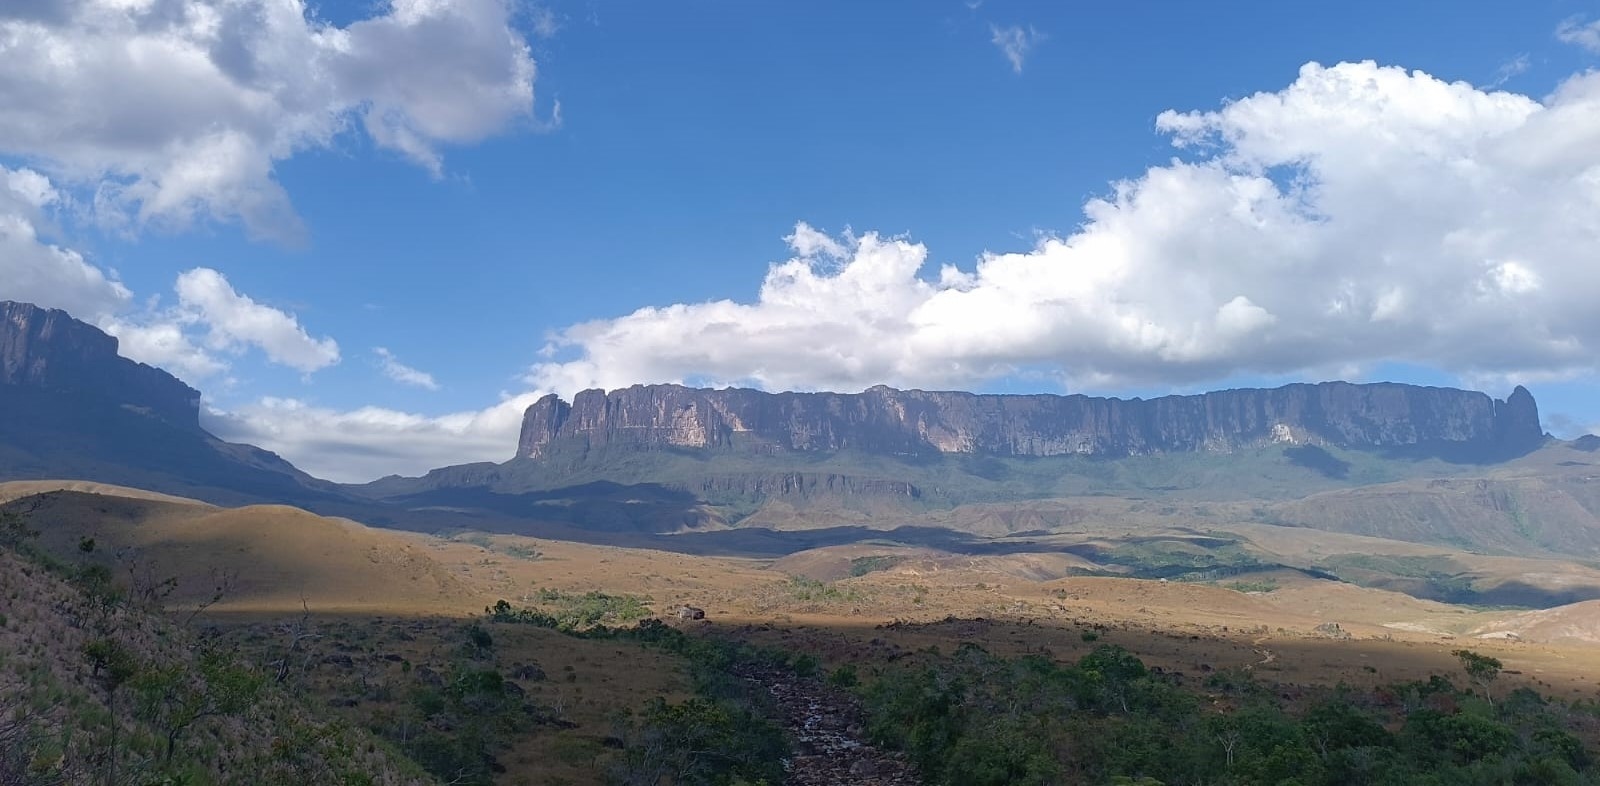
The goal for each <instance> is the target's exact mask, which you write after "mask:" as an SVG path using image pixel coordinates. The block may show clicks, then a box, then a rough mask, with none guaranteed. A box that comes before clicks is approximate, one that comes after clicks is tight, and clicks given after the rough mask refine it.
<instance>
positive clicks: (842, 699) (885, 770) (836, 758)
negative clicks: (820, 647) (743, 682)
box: [738, 666, 922, 786]
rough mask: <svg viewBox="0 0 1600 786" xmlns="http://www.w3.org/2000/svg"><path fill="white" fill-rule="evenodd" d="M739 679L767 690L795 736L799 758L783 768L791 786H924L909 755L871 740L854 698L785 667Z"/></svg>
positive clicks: (746, 671)
mask: <svg viewBox="0 0 1600 786" xmlns="http://www.w3.org/2000/svg"><path fill="white" fill-rule="evenodd" d="M738 676H740V677H742V678H744V679H747V680H750V681H751V682H754V683H756V684H757V685H760V686H761V687H762V688H764V689H765V690H766V691H767V693H768V694H769V695H770V696H771V697H772V703H773V705H774V707H775V708H776V711H777V713H778V717H777V718H776V720H778V721H779V722H780V723H782V725H783V727H784V729H786V730H787V731H788V732H789V734H790V736H791V737H793V738H794V741H795V752H794V756H793V757H792V758H791V759H790V760H789V761H788V762H786V763H785V766H784V769H785V770H786V771H787V772H788V773H789V777H788V781H787V783H788V784H789V786H847V785H848V786H921V784H922V779H921V778H919V777H918V776H917V773H916V770H915V768H914V767H912V765H911V763H910V762H908V761H906V758H905V754H902V753H899V752H897V751H886V750H883V749H880V748H878V747H876V746H874V745H872V744H871V743H869V742H867V739H866V730H865V728H864V723H863V719H862V713H861V706H860V704H859V703H858V702H857V701H856V698H855V697H854V696H852V695H850V694H849V693H847V692H845V691H843V690H840V689H838V688H835V687H833V686H830V685H828V684H826V683H824V682H823V681H822V680H819V679H816V678H808V677H797V676H795V675H794V674H793V673H792V672H788V671H784V670H780V669H773V668H765V667H757V666H751V667H745V668H743V669H741V670H740V671H739V672H738Z"/></svg>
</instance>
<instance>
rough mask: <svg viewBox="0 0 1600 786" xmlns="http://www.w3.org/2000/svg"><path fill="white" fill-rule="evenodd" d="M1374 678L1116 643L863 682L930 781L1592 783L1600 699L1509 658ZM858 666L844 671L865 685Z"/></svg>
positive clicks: (885, 733)
mask: <svg viewBox="0 0 1600 786" xmlns="http://www.w3.org/2000/svg"><path fill="white" fill-rule="evenodd" d="M1458 657H1459V658H1460V660H1461V663H1462V665H1463V669H1462V670H1461V671H1459V672H1457V673H1455V674H1448V675H1446V674H1440V675H1435V676H1433V677H1432V678H1431V679H1429V680H1427V681H1418V682H1411V683H1403V684H1393V685H1385V686H1380V687H1377V688H1375V689H1356V688H1348V687H1343V686H1341V687H1339V688H1333V689H1328V688H1316V689H1306V688H1293V689H1289V688H1286V687H1284V686H1274V685H1270V684H1268V683H1265V682H1261V681H1258V680H1256V679H1255V678H1254V677H1253V676H1252V675H1251V674H1250V673H1249V672H1247V671H1226V672H1222V671H1219V672H1215V673H1213V674H1211V675H1209V676H1206V677H1204V678H1203V679H1195V678H1186V677H1185V676H1184V675H1182V674H1174V673H1167V672H1163V671H1161V670H1159V669H1152V668H1150V667H1147V666H1146V665H1145V664H1144V663H1143V662H1142V661H1140V659H1139V658H1137V657H1135V656H1134V655H1133V654H1132V653H1130V652H1128V651H1126V650H1124V649H1122V648H1121V647H1118V646H1114V645H1107V646H1101V647H1099V648H1097V649H1095V650H1094V651H1092V652H1090V653H1089V654H1088V655H1085V656H1084V657H1082V658H1080V659H1078V660H1077V661H1076V662H1075V663H1063V662H1060V661H1057V660H1053V659H1051V658H1049V657H1043V656H1038V655H1031V656H1027V657H1022V658H1003V657H998V656H995V655H992V654H990V653H989V652H986V651H985V650H984V649H983V648H981V647H979V646H976V645H971V644H968V645H963V646H962V647H961V648H960V649H959V650H957V651H956V652H955V653H953V654H951V655H948V656H941V655H939V654H938V653H924V654H922V655H921V656H919V657H918V658H916V659H915V660H914V661H913V663H912V664H911V665H898V666H891V667H889V668H886V669H884V670H882V672H881V673H880V676H878V677H877V678H876V679H874V680H870V681H868V682H866V684H865V685H864V686H863V687H860V688H857V690H859V692H860V693H861V694H862V695H863V697H864V699H865V704H866V709H867V715H868V724H867V725H868V731H869V733H870V735H871V737H872V738H873V740H874V741H876V742H878V743H879V744H882V745H887V746H891V747H895V748H900V749H902V750H904V751H906V752H907V753H908V754H909V755H910V756H911V758H912V759H913V760H914V761H915V762H917V764H918V765H920V767H921V768H922V772H923V774H924V776H925V777H926V779H927V782H928V783H931V784H952V786H953V785H955V784H960V785H961V786H1002V785H1003V784H1013V783H1041V784H1054V783H1112V784H1142V785H1144V786H1159V784H1177V783H1210V784H1219V785H1222V784H1266V783H1274V784H1291V783H1292V784H1304V785H1305V786H1313V785H1314V784H1329V785H1330V786H1332V785H1333V784H1341V785H1342V784H1356V783H1362V784H1394V785H1395V786H1399V785H1400V784H1407V785H1411V784H1437V785H1438V786H1445V785H1446V784H1449V785H1450V786H1455V785H1456V784H1511V783H1528V784H1533V783H1538V784H1573V785H1577V784H1593V783H1600V770H1597V767H1596V760H1595V755H1594V751H1593V748H1592V744H1593V739H1594V735H1595V732H1596V730H1597V725H1600V724H1597V718H1600V709H1597V708H1596V706H1595V705H1594V704H1593V703H1592V702H1588V701H1578V702H1573V703H1566V702H1562V701H1560V700H1558V699H1551V698H1549V697H1546V696H1542V695H1540V694H1539V693H1536V692H1534V691H1532V690H1529V689H1527V688H1518V689H1515V690H1506V689H1503V688H1501V687H1500V686H1498V685H1496V677H1497V676H1498V674H1499V671H1500V667H1501V664H1500V662H1499V661H1498V660H1496V659H1494V658H1491V657H1487V656H1483V655H1479V654H1477V653H1473V652H1470V651H1466V650H1462V651H1460V652H1459V653H1458ZM855 671H856V670H855V669H854V668H851V669H850V671H849V672H848V673H841V674H840V677H839V679H838V680H837V682H840V683H842V684H850V685H854V684H855V683H856V682H857V681H858V679H857V677H856V673H855Z"/></svg>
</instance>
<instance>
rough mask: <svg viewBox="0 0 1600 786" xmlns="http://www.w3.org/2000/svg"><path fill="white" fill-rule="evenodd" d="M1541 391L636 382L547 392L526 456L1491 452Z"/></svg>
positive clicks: (1525, 444) (1518, 426)
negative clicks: (1122, 395)
mask: <svg viewBox="0 0 1600 786" xmlns="http://www.w3.org/2000/svg"><path fill="white" fill-rule="evenodd" d="M1542 438H1543V435H1542V432H1541V431H1540V427H1539V413H1538V406H1537V404H1536V403H1535V402H1534V400H1533V396H1532V395H1531V394H1530V393H1528V391H1527V390H1526V389H1524V388H1521V387H1518V388H1517V389H1516V390H1515V391H1514V392H1513V393H1512V394H1511V396H1510V397H1508V398H1507V399H1506V400H1505V401H1496V400H1494V399H1492V398H1490V397H1489V396H1487V395H1485V394H1483V393H1477V392H1471V391H1465V390H1455V389H1450V388H1434V387H1419V386H1414V385H1402V384H1393V383H1380V384H1369V385H1357V384H1350V383H1345V382H1325V383H1321V384H1315V385H1310V384H1298V385H1287V386H1284V387H1281V388H1274V389H1270V390H1248V389H1247V390H1225V391H1219V392H1214V393H1205V394H1202V395H1196V396H1166V397H1163V398H1156V399H1150V400H1142V399H1127V400H1124V399H1115V398H1092V397H1089V396H1052V395H1030V396H1011V395H976V394H971V393H954V392H927V391H921V390H908V391H902V390H894V389H892V388H887V387H875V388H871V389H869V390H867V391H865V392H863V393H859V394H841V393H763V392H760V391H754V390H738V389H727V390H701V389H693V388H685V387H680V386H676V385H648V386H643V385H636V386H634V387H631V388H627V389H624V390H616V391H612V392H610V393H606V392H604V391H600V390H587V391H584V392H582V393H579V394H577V395H576V396H575V397H574V398H573V401H572V403H571V404H567V403H566V402H564V401H562V400H560V399H559V398H557V397H555V396H546V397H545V398H543V399H541V400H539V401H538V402H536V403H534V404H533V405H532V406H530V407H529V408H528V410H527V413H526V415H525V417H524V420H523V427H522V436H521V440H520V442H519V445H518V451H517V455H518V456H520V457H524V458H530V459H540V458H544V457H547V456H551V455H554V454H557V453H563V452H570V451H589V450H595V449H603V448H608V447H623V448H629V449H646V450H650V449H665V448H679V449H698V450H710V451H723V452H735V453H755V454H765V455H771V454H781V453H785V452H805V453H814V452H831V451H840V450H853V451H859V452H863V453H869V454H884V455H901V456H914V455H929V454H972V455H987V456H1005V457H1042V456H1062V455H1082V456H1093V457H1125V456H1141V455H1159V454H1168V453H1193V452H1206V453H1226V452H1229V451H1233V450H1238V449H1242V448H1248V447H1257V446H1262V445H1268V444H1272V443H1287V444H1300V445H1318V446H1324V445H1325V446H1336V447H1342V448H1353V449H1400V450H1404V449H1423V450H1431V451H1443V452H1452V453H1456V454H1460V455H1477V456H1481V457H1485V458H1492V457H1502V456H1509V455H1515V454H1517V453H1519V452H1526V451H1527V450H1531V449H1533V448H1534V447H1536V446H1537V445H1538V444H1539V443H1540V442H1541V440H1542Z"/></svg>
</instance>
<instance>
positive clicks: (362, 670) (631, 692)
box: [0, 483, 1600, 785]
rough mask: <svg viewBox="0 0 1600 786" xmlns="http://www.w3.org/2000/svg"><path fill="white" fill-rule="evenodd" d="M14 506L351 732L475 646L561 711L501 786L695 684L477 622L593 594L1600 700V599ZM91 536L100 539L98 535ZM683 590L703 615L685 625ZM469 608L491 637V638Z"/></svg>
mask: <svg viewBox="0 0 1600 786" xmlns="http://www.w3.org/2000/svg"><path fill="white" fill-rule="evenodd" d="M6 498H10V499H12V500H13V504H14V505H16V506H20V508H19V509H22V510H27V511H29V516H30V518H29V521H30V525H31V526H32V527H33V528H35V529H37V530H38V531H39V532H40V537H39V539H38V540H39V544H40V545H41V546H42V547H43V548H44V549H46V550H48V551H50V552H51V553H55V554H58V555H62V556H63V558H65V559H76V560H82V561H86V562H95V561H98V562H100V563H102V564H104V565H106V566H107V567H108V568H109V569H110V570H111V571H112V573H113V574H114V575H117V576H119V577H123V578H124V579H125V580H127V581H131V582H138V581H140V580H141V577H147V579H145V580H148V578H165V577H172V578H174V579H176V582H175V584H174V585H173V588H172V591H171V593H170V595H168V596H166V597H165V600H164V602H165V603H166V605H167V606H168V607H169V608H170V609H172V610H174V611H176V612H178V613H179V615H180V616H187V615H188V612H189V611H192V610H193V609H195V608H197V607H198V606H200V605H202V604H203V603H204V602H205V601H207V600H208V599H209V598H210V597H211V596H212V595H213V594H214V593H215V588H216V586H217V585H218V580H219V577H221V578H224V579H225V580H224V581H223V583H224V584H226V594H225V596H224V597H223V599H222V600H221V602H219V603H217V604H215V605H214V606H210V607H208V608H207V609H206V610H205V612H204V613H203V614H201V615H199V616H198V617H196V619H195V624H197V625H209V626H213V629H214V630H216V631H220V632H221V635H224V636H226V637H229V638H230V639H231V640H233V641H236V642H237V643H238V644H239V646H240V647H241V650H242V651H244V652H247V653H250V654H251V656H252V657H255V658H257V659H259V660H260V661H261V662H263V663H265V662H268V661H273V662H276V661H275V660H274V659H282V658H285V657H288V656H286V655H284V653H285V652H291V651H292V653H293V657H292V663H291V666H292V668H290V669H287V671H289V672H290V673H289V674H287V675H286V676H285V677H284V679H283V682H284V683H285V684H287V685H288V686H290V687H292V688H295V689H297V690H300V691H304V692H306V693H307V694H308V695H310V696H312V697H315V700H316V701H317V702H320V703H322V704H325V705H327V706H328V707H329V708H330V709H331V711H333V712H334V713H336V714H337V715H339V716H340V717H343V718H345V719H347V720H349V721H351V722H352V723H353V724H355V725H358V726H364V727H367V728H371V729H374V730H381V731H384V732H385V733H387V734H389V735H390V736H391V737H394V736H395V735H398V738H399V739H401V740H404V736H405V735H406V734H407V733H408V731H407V729H406V727H405V724H407V723H409V722H410V721H408V720H407V717H408V716H407V712H408V707H409V706H410V705H411V704H412V703H413V702H414V701H416V700H417V698H416V696H417V691H418V690H419V689H426V688H427V686H428V685H429V684H430V681H433V682H442V681H443V680H444V679H446V678H447V677H448V675H450V674H451V673H452V669H455V670H456V671H459V670H460V669H461V668H462V666H461V664H462V663H468V664H481V665H482V666H483V667H486V668H493V669H495V670H496V671H498V672H499V673H503V674H506V675H509V677H508V679H509V680H511V681H512V682H515V683H516V687H515V689H514V690H516V691H517V693H518V695H523V696H525V697H526V700H527V702H528V703H529V706H535V705H536V706H537V707H538V708H540V709H539V711H538V712H537V713H534V714H532V715H530V716H529V717H530V718H531V720H529V719H528V718H524V719H523V720H522V722H521V723H520V725H517V726H516V729H515V731H514V737H513V742H512V744H511V745H510V746H509V749H508V750H507V752H506V753H505V754H504V755H502V756H500V757H499V764H500V766H501V767H502V768H503V772H501V773H500V774H499V775H498V776H497V777H496V781H497V782H503V783H515V784H552V785H554V784H585V783H599V782H602V773H603V772H604V770H605V766H606V762H607V761H608V760H609V759H610V757H612V756H614V755H616V754H615V751H614V749H613V747H612V743H613V742H614V738H615V735H616V734H617V728H618V727H619V723H620V722H621V719H623V718H625V717H626V716H628V715H629V714H630V713H634V712H637V711H638V710H639V709H640V707H641V706H642V705H643V704H644V702H645V701H647V700H648V699H649V698H652V697H656V696H662V697H667V698H670V699H681V698H684V697H686V696H688V695H690V693H691V687H690V683H689V678H688V676H687V674H686V672H685V667H684V664H683V662H682V661H681V660H680V659H678V658H675V657H674V656H672V655H670V654H668V653H665V652H662V651H659V650H656V649H651V648H648V647H643V646H640V645H638V644H636V643H633V642H626V641H620V640H619V641H608V640H592V639H583V638H577V637H573V636H569V635H565V634H563V633H560V632H558V631H554V630H549V629H545V628H540V627H534V626H528V625H515V624H504V623H495V622H488V621H483V620H482V619H481V618H482V617H483V615H484V612H485V611H486V608H487V607H489V606H490V605H492V604H494V603H495V602H496V601H499V600H505V601H507V602H509V603H511V604H512V605H513V606H516V607H535V608H549V609H554V610H557V611H559V610H560V609H562V608H566V607H568V606H572V605H573V604H577V603H579V602H580V601H581V599H582V597H583V596H584V594H585V593H591V592H600V593H606V595H607V596H608V597H610V598H611V599H619V598H620V599H626V600H627V601H628V603H631V604H637V605H638V606H640V607H641V608H642V609H643V612H642V613H644V614H650V615H655V616H659V617H663V618H666V619H668V620H670V621H671V622H672V624H675V625H681V626H685V627H686V628H687V629H688V630H690V631H691V632H694V633H696V634H703V635H707V636H716V637H722V638H732V639H737V640H740V641H745V642H748V643H750V644H754V645H757V646H762V647H769V648H774V649H779V650H785V651H789V652H805V653H810V654H812V655H813V656H815V657H816V658H817V659H818V660H819V661H821V663H822V666H823V668H824V669H832V668H834V667H837V666H843V665H847V664H849V665H854V666H856V667H857V668H859V669H863V670H865V671H866V672H867V673H869V674H870V673H872V672H874V671H875V670H878V669H881V668H883V667H886V666H888V665H889V664H892V663H897V662H914V661H915V660H916V659H917V658H922V657H926V656H928V655H929V653H932V652H949V651H952V650H954V649H956V648H958V647H960V646H961V645H962V644H965V643H975V644H979V645H981V646H983V647H984V648H985V649H988V650H989V651H991V652H994V653H996V654H1001V655H1021V654H1028V653H1032V654H1046V655H1049V656H1051V657H1053V658H1056V659H1062V660H1070V659H1075V658H1077V657H1080V656H1082V655H1084V654H1086V653H1088V652H1089V651H1090V650H1092V649H1093V648H1094V647H1096V646H1099V645H1103V644H1107V643H1111V644H1118V645H1121V646H1122V647H1125V648H1126V649H1128V650H1129V651H1131V652H1133V653H1134V654H1136V655H1137V656H1139V657H1140V658H1142V659H1144V660H1145V661H1146V662H1147V663H1149V664H1151V665H1154V666H1159V667H1161V668H1162V669H1164V670H1166V671H1168V672H1176V673H1179V674H1184V675H1194V676H1195V677H1197V678H1198V677H1202V676H1204V675H1208V674H1213V673H1219V672H1226V671H1230V670H1238V671H1242V672H1249V673H1251V674H1252V675H1254V676H1255V677H1256V678H1257V679H1260V680H1262V681H1265V682H1267V683H1270V684H1273V685H1277V686H1280V688H1281V689H1282V690H1284V691H1290V692H1292V691H1293V690H1294V689H1295V688H1296V687H1304V686H1328V685H1334V684H1340V683H1344V684H1349V685H1357V686H1371V685H1378V684H1386V683H1393V682H1397V681H1406V680H1417V679H1425V678H1426V677H1427V676H1428V675H1430V674H1441V673H1445V674H1448V673H1454V672H1456V671H1458V670H1459V664H1457V663H1456V660H1455V658H1454V656H1452V654H1451V653H1452V651H1454V650H1456V649H1460V648H1462V647H1470V648H1471V649H1473V650H1475V651H1479V652H1482V653H1484V654H1489V655H1493V656H1494V657H1497V658H1499V659H1501V661H1503V663H1504V665H1505V676H1504V678H1503V682H1502V684H1503V685H1504V686H1505V689H1506V690H1510V689H1511V688H1514V687H1516V686H1519V685H1528V686H1531V687H1535V688H1538V689H1539V690H1541V691H1542V692H1544V693H1547V694H1550V695H1555V696H1560V697H1565V698H1570V699H1577V698H1588V699H1600V646H1597V645H1595V644H1594V641H1593V631H1594V622H1593V618H1594V615H1596V614H1597V613H1600V612H1596V611H1595V610H1594V604H1592V603H1589V604H1580V605H1579V606H1574V607H1570V608H1565V609H1555V610H1548V611H1537V612H1525V611H1521V610H1500V611H1496V610H1486V609H1473V608H1466V607H1461V606H1454V605H1449V604H1444V603H1437V602H1432V601H1425V600H1418V599H1416V598H1413V597H1410V596H1407V595H1403V594H1400V593H1397V592H1391V591H1386V590H1380V589H1371V588H1363V587H1358V586H1355V585H1352V584H1346V583H1341V582H1336V581H1330V580H1326V579H1318V578H1313V577H1311V576H1309V575H1307V574H1305V573H1303V572H1298V571H1294V570H1276V571H1270V572H1262V573H1254V574H1242V575H1238V576H1233V577H1229V578H1227V579H1225V580H1219V581H1217V582H1210V583H1189V582H1179V581H1170V582H1169V581H1153V580H1137V579H1127V578H1119V577H1115V576H1092V575H1090V576H1068V577H1062V576H1063V575H1064V574H1068V573H1071V572H1073V570H1074V569H1079V568H1082V567H1084V566H1083V565H1082V564H1081V561H1080V560H1079V558H1077V557H1075V556H1074V555H1072V554H1067V553H1061V552H1052V553H1012V554H1000V555H987V556H972V555H959V554H950V553H945V552H941V551H938V550H935V549H927V548H910V547H903V546H892V545H873V544H857V545H851V546H838V547H831V548H826V549H817V550H813V551H809V552H802V553H798V554H794V555H791V556H788V557H785V558H783V559H779V560H752V559H731V558H713V557H700V556H689V555H684V554H677V553H669V552H661V551H648V550H641V549H626V548H614V547H603V546H593V545H584V544H577V543H569V542H561V541H552V540H545V539H532V538H524V537H516V536H507V535H493V536H491V535H482V534H477V533H470V532H467V533H456V534H453V535H451V536H450V537H437V536H430V535H421V534H413V533H402V532H393V531H386V530H378V529H372V528H368V527H364V526H362V525H360V524H356V523H354V522H351V521H346V520H340V519H328V518H323V517H318V516H314V515H312V514H309V513H306V512H304V511H300V510H297V509H293V508H287V507H278V506H256V507H246V508H237V509H224V508H217V507H214V506H210V505H204V504H201V503H196V502H193V501H189V500H182V499H179V498H173V497H166V496H163V495H152V494H145V493H141V492H137V491H134V490H127V489H120V488H116V487H106V486H97V485H89V484H74V483H56V484H51V483H29V484H26V485H22V484H0V499H6ZM1269 534H1270V533H1269ZM1355 538H1357V536H1336V537H1335V538H1334V539H1332V540H1330V541H1328V543H1330V544H1331V546H1330V547H1332V548H1338V549H1346V548H1355V547H1357V546H1358V545H1359V544H1358V543H1354V542H1344V541H1345V540H1351V539H1355ZM90 539H92V540H93V542H94V545H93V549H92V551H84V549H83V547H82V545H81V544H84V543H86V542H87V541H88V540H90ZM1340 539H1344V540H1340ZM1262 540H1265V541H1268V542H1270V540H1271V539H1270V537H1267V536H1265V535H1264V536H1263V537H1262ZM1325 545H1326V544H1325ZM1296 547H1297V548H1304V546H1303V544H1301V545H1299V546H1296ZM1280 548H1281V549H1282V550H1283V551H1285V552H1287V551H1289V550H1290V547H1289V546H1280ZM1419 548H1420V547H1419ZM1486 559H1487V558H1486ZM1530 562H1537V561H1530ZM1531 567H1539V566H1537V565H1533V566H1531ZM608 602H609V601H608ZM563 604H566V606H563ZM684 605H690V606H694V607H698V608H700V609H703V610H704V611H705V613H706V619H705V620H703V621H692V622H679V621H677V620H676V619H674V617H675V612H676V610H677V609H678V608H680V607H681V606H684ZM630 608H631V607H630ZM608 620H609V618H608ZM616 621H617V622H623V623H625V622H628V621H630V620H629V619H626V618H623V619H618V620H616ZM474 625H478V626H481V629H482V630H483V631H484V632H485V634H486V635H487V637H488V638H490V639H492V645H490V646H489V647H486V648H485V647H478V648H474V647H473V645H471V643H470V637H471V635H472V634H471V632H470V631H471V630H472V627H473V626H474ZM1574 631H1576V632H1574ZM1585 631H1587V632H1585ZM1585 636H1588V639H1587V640H1586V639H1585ZM297 637H298V640H296V639H297ZM907 659H911V661H907ZM419 686H420V688H419Z"/></svg>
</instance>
